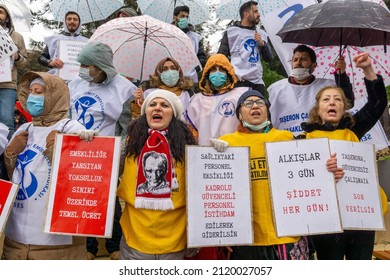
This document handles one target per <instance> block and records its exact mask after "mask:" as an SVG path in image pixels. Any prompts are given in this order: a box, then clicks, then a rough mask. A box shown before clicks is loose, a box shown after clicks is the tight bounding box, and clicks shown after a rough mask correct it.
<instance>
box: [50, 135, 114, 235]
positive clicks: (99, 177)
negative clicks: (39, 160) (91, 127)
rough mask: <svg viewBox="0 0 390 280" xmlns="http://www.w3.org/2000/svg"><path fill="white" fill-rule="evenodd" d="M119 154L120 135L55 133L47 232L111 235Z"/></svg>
mask: <svg viewBox="0 0 390 280" xmlns="http://www.w3.org/2000/svg"><path fill="white" fill-rule="evenodd" d="M119 156H120V137H94V139H93V140H92V141H90V142H87V141H84V140H81V139H80V137H79V136H75V135H63V134H58V135H57V136H56V143H55V150H54V156H53V171H52V173H51V176H52V178H51V181H50V195H49V202H48V207H47V216H46V222H45V229H44V230H45V232H48V233H58V234H69V235H85V236H97V237H110V236H111V232H112V225H113V217H114V208H115V198H116V189H117V184H118V168H119Z"/></svg>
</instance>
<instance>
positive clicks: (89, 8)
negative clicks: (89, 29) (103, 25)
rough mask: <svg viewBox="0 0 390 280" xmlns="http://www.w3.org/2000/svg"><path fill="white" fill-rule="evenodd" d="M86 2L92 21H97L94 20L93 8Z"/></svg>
mask: <svg viewBox="0 0 390 280" xmlns="http://www.w3.org/2000/svg"><path fill="white" fill-rule="evenodd" d="M85 2H86V3H87V7H88V11H89V14H90V15H91V19H92V21H95V19H94V18H93V14H92V11H91V7H90V5H89V0H86V1H85ZM79 3H80V2H79Z"/></svg>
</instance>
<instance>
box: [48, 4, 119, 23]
mask: <svg viewBox="0 0 390 280" xmlns="http://www.w3.org/2000/svg"><path fill="white" fill-rule="evenodd" d="M122 6H123V0H53V1H52V2H51V4H50V10H51V12H52V14H53V16H54V18H55V20H57V21H60V22H64V20H65V14H66V13H67V12H69V11H73V12H76V13H78V14H79V16H80V18H81V22H82V23H88V22H94V21H99V20H103V19H106V18H107V17H108V16H110V15H111V14H112V13H114V12H115V11H117V10H118V9H120V8H121V7H122Z"/></svg>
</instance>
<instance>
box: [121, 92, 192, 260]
mask: <svg viewBox="0 0 390 280" xmlns="http://www.w3.org/2000/svg"><path fill="white" fill-rule="evenodd" d="M182 110H183V108H182V104H181V101H180V99H179V98H178V97H177V96H176V95H175V94H174V93H172V92H169V91H167V90H162V89H157V90H155V91H153V92H152V93H150V94H149V95H148V97H147V98H146V99H145V101H144V102H143V104H142V107H141V116H140V117H139V118H137V119H136V120H134V121H133V122H132V123H130V125H129V128H128V134H127V143H126V149H125V152H126V159H125V166H124V172H123V176H122V179H121V182H120V185H119V188H118V196H119V197H120V198H122V199H123V200H124V201H125V208H124V210H123V213H122V217H121V220H120V224H121V226H122V231H123V237H122V240H121V244H120V258H121V259H138V260H155V259H156V260H157V259H175V260H176V259H183V258H184V255H185V249H186V245H187V239H186V223H187V222H186V187H185V145H194V144H196V142H195V139H194V137H193V136H192V134H191V132H190V130H189V129H188V126H187V125H186V124H185V123H184V122H182V121H181V120H180V117H181V116H182Z"/></svg>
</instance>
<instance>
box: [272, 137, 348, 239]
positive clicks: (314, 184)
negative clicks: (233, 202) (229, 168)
mask: <svg viewBox="0 0 390 280" xmlns="http://www.w3.org/2000/svg"><path fill="white" fill-rule="evenodd" d="M265 145H266V153H267V162H268V168H269V180H270V189H271V198H272V206H273V213H274V220H275V226H276V233H277V236H279V237H282V236H302V235H313V234H321V233H335V232H342V228H341V221H340V215H339V209H338V204H337V195H336V187H335V181H334V178H333V173H331V172H329V171H328V170H327V168H326V161H327V160H328V159H329V158H330V150H329V141H328V139H327V138H318V139H310V140H297V141H285V142H273V143H266V144H265Z"/></svg>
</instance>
